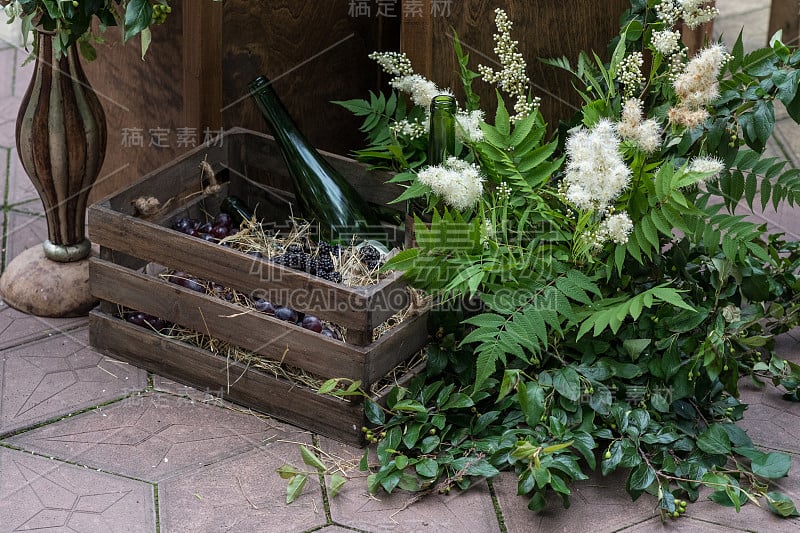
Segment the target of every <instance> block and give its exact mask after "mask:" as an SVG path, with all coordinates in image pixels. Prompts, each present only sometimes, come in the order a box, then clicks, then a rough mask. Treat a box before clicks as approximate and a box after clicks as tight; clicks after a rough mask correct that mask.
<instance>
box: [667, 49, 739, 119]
mask: <svg viewBox="0 0 800 533" xmlns="http://www.w3.org/2000/svg"><path fill="white" fill-rule="evenodd" d="M728 59H730V54H728V52H727V50H725V46H723V45H721V44H715V45H712V46H709V47H708V48H704V49H702V50H700V52H698V53H697V55H696V56H695V57H693V58H692V60H691V61H689V63H687V64H686V69H685V70H684V71H683V73H681V74H680V75H679V76H678V77H677V79H676V80H675V82H674V83H673V86H674V87H675V93H676V94H677V95H678V97H679V98H680V99H681V103H682V104H684V105H685V106H687V107H689V108H697V107H701V106H704V105H707V104H709V103H711V102H712V101H714V100H715V99H716V98H717V97H718V96H719V82H718V80H717V78H718V77H719V72H720V69H721V68H722V66H723V65H724V64H725V62H727V61H728Z"/></svg>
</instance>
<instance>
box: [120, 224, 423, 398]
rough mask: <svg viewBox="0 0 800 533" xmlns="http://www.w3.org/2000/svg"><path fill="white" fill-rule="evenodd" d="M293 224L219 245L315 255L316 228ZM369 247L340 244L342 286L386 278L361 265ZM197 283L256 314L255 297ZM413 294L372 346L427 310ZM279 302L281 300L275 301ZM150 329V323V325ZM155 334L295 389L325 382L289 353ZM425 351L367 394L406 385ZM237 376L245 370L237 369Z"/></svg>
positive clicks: (188, 332) (182, 333) (264, 254)
mask: <svg viewBox="0 0 800 533" xmlns="http://www.w3.org/2000/svg"><path fill="white" fill-rule="evenodd" d="M291 222H292V223H291V225H290V226H289V228H288V230H286V231H281V230H276V229H275V228H274V227H269V226H268V225H266V224H262V223H260V222H257V221H256V220H255V219H253V220H245V221H243V222H242V224H241V228H240V230H239V231H238V232H237V233H236V234H234V235H231V236H229V237H225V238H224V239H222V240H221V241H220V244H224V245H227V246H229V247H230V248H232V249H235V250H238V251H241V252H244V253H248V254H256V253H257V254H259V255H260V257H261V258H262V260H267V261H270V260H274V259H275V258H276V257H279V256H281V255H282V254H284V253H285V252H286V250H287V249H288V248H289V247H290V246H292V245H299V246H301V247H302V248H303V249H305V250H308V253H309V254H310V255H314V254H316V253H317V243H316V241H315V240H314V239H313V238H312V237H313V235H312V226H311V224H309V223H308V222H305V221H302V220H298V219H292V221H291ZM365 245H366V243H364V242H361V243H357V242H355V241H353V242H351V243H350V244H349V245H348V246H342V247H340V248H339V249H338V253H336V254H333V257H332V259H333V262H334V266H335V269H336V271H337V272H339V273H340V274H341V275H342V282H341V283H342V285H345V286H348V287H357V286H358V287H362V286H369V285H374V284H377V283H378V282H380V281H381V279H383V278H385V277H386V275H387V273H386V272H385V271H382V270H380V268H369V267H368V266H367V265H366V264H365V262H364V261H362V259H361V257H360V254H359V250H360V249H361V248H362V247H363V246H365ZM378 249H379V251H381V260H380V263H381V264H382V263H383V262H384V261H385V260H386V259H388V258H389V257H391V256H392V255H393V252H387V251H385V250H380V248H378ZM149 270H151V272H150V273H152V274H156V275H158V276H159V277H161V278H162V279H166V280H167V281H172V282H174V281H176V280H185V279H189V278H185V277H183V276H189V275H188V274H186V273H183V272H176V271H174V270H165V269H163V267H159V266H158V265H151V268H150V269H149ZM190 279H193V280H195V281H196V282H197V283H198V284H199V285H200V286H201V290H202V291H204V292H205V293H206V294H208V295H210V296H214V297H216V298H220V299H224V300H226V301H229V302H231V303H235V304H237V305H240V306H241V307H242V308H243V309H242V313H258V312H259V311H257V310H256V309H255V299H254V298H253V297H252V296H251V295H247V294H245V293H243V292H240V291H235V290H233V289H230V288H227V287H224V286H222V285H220V284H217V283H212V282H208V281H205V280H199V279H196V278H190ZM407 290H408V291H409V293H410V294H411V303H410V304H409V306H408V307H406V308H405V309H403V310H402V311H400V312H398V313H395V314H394V315H393V316H391V317H390V318H389V319H387V320H386V321H384V322H383V323H382V324H379V325H378V326H377V327H376V328H375V329H374V330H373V336H372V340H373V342H374V341H376V340H378V339H379V338H380V337H382V336H383V335H385V334H387V333H389V332H390V331H392V329H394V328H396V327H397V326H399V325H400V324H402V323H403V321H405V320H407V319H409V318H411V317H413V316H416V315H417V314H418V313H419V312H421V311H422V310H423V309H425V308H426V307H427V306H428V305H429V304H430V298H429V297H427V296H426V295H425V294H424V293H423V292H422V291H419V290H416V289H412V288H408V289H407ZM276 304H279V302H276ZM131 312H132V311H131V310H123V309H119V315H120V316H121V317H125V316H126V315H127V314H129V313H131ZM236 316H238V315H231V316H227V317H222V318H223V319H225V318H227V319H235V318H236ZM323 325H324V327H325V328H328V329H330V330H331V331H333V332H334V333H335V336H336V338H337V339H338V340H340V341H342V342H346V341H347V329H346V328H344V327H341V326H339V325H337V324H334V323H331V322H329V321H324V322H323ZM148 326H149V324H148ZM151 329H153V330H154V331H155V332H156V333H158V334H159V335H161V336H164V337H167V338H170V339H173V340H177V341H181V342H185V343H188V344H190V345H193V346H197V347H199V348H201V349H203V350H206V351H209V352H211V353H213V354H215V355H217V356H220V357H224V358H225V360H226V361H229V362H236V363H241V364H243V365H245V370H244V371H245V372H246V371H247V370H248V369H251V368H253V369H258V370H260V371H262V372H266V373H268V374H270V375H273V376H274V377H275V378H279V379H283V380H286V381H289V382H291V383H292V384H294V385H297V386H301V387H306V388H309V389H312V390H315V391H316V390H318V389H319V388H320V386H321V385H322V384H323V383H325V381H326V380H325V379H323V378H321V377H319V376H316V375H314V374H312V373H309V372H307V371H305V370H303V369H300V368H296V367H293V366H290V365H287V364H286V363H285V362H284V361H283V357H285V355H286V352H284V353H283V354H282V356H281V357H280V358H278V357H276V358H270V357H267V356H264V355H262V354H257V353H253V352H251V351H248V350H245V349H243V348H241V347H239V346H236V345H235V344H231V343H228V342H225V341H222V340H220V339H216V338H214V337H212V336H210V335H208V334H204V333H200V332H197V331H194V330H192V329H189V328H186V327H183V326H181V325H178V324H169V325H168V326H167V327H164V328H159V329H157V328H153V327H152V326H151ZM425 352H426V350H425V349H422V350H420V351H419V352H418V353H416V354H415V355H414V356H413V357H411V358H410V359H408V360H407V361H405V362H403V363H401V364H399V365H398V366H396V367H395V368H394V369H393V370H392V371H391V372H389V374H387V375H386V376H385V377H384V378H383V379H381V380H378V381H377V382H376V383H373V384H372V385H371V386H370V390H369V391H365V392H367V393H369V394H370V395H373V396H377V395H379V394H380V393H381V392H382V391H384V390H385V389H386V388H388V387H392V386H394V385H396V384H398V383H400V382H401V381H402V378H403V377H404V376H406V375H407V374H408V373H409V372H410V371H411V369H413V368H415V367H417V366H419V365H420V364H421V363H423V362H424V360H425ZM228 368H229V369H230V370H232V369H233V368H234V367H233V366H231V365H229V366H228ZM236 372H242V371H240V370H239V368H238V367H236ZM241 375H243V373H242V374H240V375H237V374H235V373H234V374H229V375H228V387H230V386H232V385H234V384H235V383H236V381H237V380H238V379H240V378H241ZM349 385H350V383H349V382H346V380H343V381H342V382H341V383H340V384H338V385H337V387H336V389H334V391H336V390H344V389H346V388H347V387H348V386H349ZM339 398H340V399H341V400H342V401H349V400H348V399H347V396H339Z"/></svg>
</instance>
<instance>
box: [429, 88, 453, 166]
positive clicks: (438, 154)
mask: <svg viewBox="0 0 800 533" xmlns="http://www.w3.org/2000/svg"><path fill="white" fill-rule="evenodd" d="M456 109H457V106H456V99H455V98H454V97H452V96H450V95H447V94H440V95H438V96H435V97H434V98H433V100H432V101H431V118H430V133H429V135H428V164H430V165H441V164H442V163H444V162H445V161H446V160H447V158H448V157H451V156H453V155H455V151H456V117H455V113H456Z"/></svg>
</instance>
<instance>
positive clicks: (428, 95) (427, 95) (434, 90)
mask: <svg viewBox="0 0 800 533" xmlns="http://www.w3.org/2000/svg"><path fill="white" fill-rule="evenodd" d="M390 85H391V86H392V87H394V88H395V89H397V90H398V91H400V92H404V93H407V94H408V95H409V96H411V100H412V101H413V102H414V103H415V104H416V105H418V106H421V107H423V108H424V109H426V110H427V109H429V108H430V106H431V100H433V97H434V96H436V95H439V94H450V93H449V92H448V91H446V90H444V91H443V90H440V89H439V88H438V87H436V84H435V83H433V82H432V81H431V80H429V79H427V78H424V77H422V76H420V75H419V74H411V75H408V76H400V77H399V78H395V79H393V80H392V81H391V82H390Z"/></svg>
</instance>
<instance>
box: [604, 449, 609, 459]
mask: <svg viewBox="0 0 800 533" xmlns="http://www.w3.org/2000/svg"><path fill="white" fill-rule="evenodd" d="M603 457H605V458H606V459H611V450H608V451H606V453H605V455H603Z"/></svg>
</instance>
